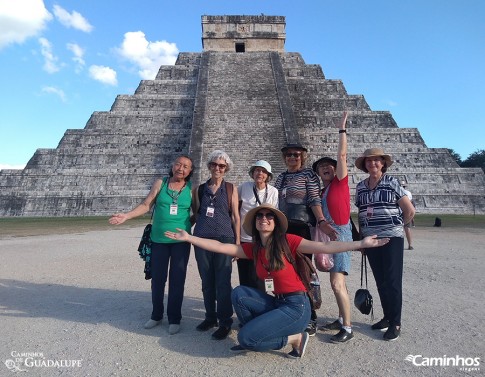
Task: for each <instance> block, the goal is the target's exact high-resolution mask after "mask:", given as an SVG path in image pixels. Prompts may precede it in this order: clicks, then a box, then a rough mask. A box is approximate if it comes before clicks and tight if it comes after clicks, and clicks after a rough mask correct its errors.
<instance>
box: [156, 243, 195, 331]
mask: <svg viewBox="0 0 485 377" xmlns="http://www.w3.org/2000/svg"><path fill="white" fill-rule="evenodd" d="M189 256H190V244H189V243H187V242H178V243H156V242H153V244H152V259H151V262H150V263H151V264H150V266H151V271H152V304H153V311H152V317H151V318H152V319H153V320H154V321H160V320H161V319H162V318H163V309H164V307H163V296H164V292H165V283H166V282H167V276H168V277H169V281H168V299H167V317H168V323H170V324H172V323H173V324H179V323H180V320H181V319H182V301H183V299H184V288H185V277H186V276H187V264H188V262H189ZM169 263H170V273H168V272H169V267H168V266H169Z"/></svg>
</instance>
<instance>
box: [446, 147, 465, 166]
mask: <svg viewBox="0 0 485 377" xmlns="http://www.w3.org/2000/svg"><path fill="white" fill-rule="evenodd" d="M448 152H450V154H451V157H453V159H454V160H455V161H456V163H457V164H458V165H460V166H461V163H462V161H461V156H460V155H459V154H458V153H456V152H455V151H454V150H453V149H450V148H448Z"/></svg>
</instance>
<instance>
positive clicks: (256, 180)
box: [237, 160, 278, 291]
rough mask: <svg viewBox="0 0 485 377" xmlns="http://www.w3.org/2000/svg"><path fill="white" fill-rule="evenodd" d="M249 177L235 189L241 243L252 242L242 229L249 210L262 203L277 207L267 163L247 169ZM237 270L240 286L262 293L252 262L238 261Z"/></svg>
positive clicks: (271, 176)
mask: <svg viewBox="0 0 485 377" xmlns="http://www.w3.org/2000/svg"><path fill="white" fill-rule="evenodd" d="M249 176H250V177H251V179H252V180H251V181H248V182H244V183H242V184H241V185H240V186H239V187H238V188H237V192H238V194H239V217H240V218H241V243H244V242H251V241H252V238H251V236H250V235H249V234H247V233H246V232H245V231H244V228H243V227H242V223H243V222H244V218H245V217H246V214H247V213H248V212H249V211H250V210H251V209H253V208H255V207H257V206H259V205H261V204H264V203H269V204H271V205H273V206H274V207H278V190H277V189H276V188H275V187H274V186H271V185H270V184H269V182H270V181H271V178H273V173H272V172H271V165H270V164H269V163H268V162H267V161H264V160H258V161H256V162H255V163H254V164H253V165H252V166H251V167H250V168H249ZM237 270H238V273H239V284H240V285H246V286H248V287H252V288H258V289H261V290H262V291H264V284H263V282H262V281H261V280H260V279H258V276H257V275H256V270H255V269H254V263H253V262H252V261H250V260H248V259H238V260H237Z"/></svg>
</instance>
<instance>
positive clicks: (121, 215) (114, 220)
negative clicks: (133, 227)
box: [108, 213, 128, 225]
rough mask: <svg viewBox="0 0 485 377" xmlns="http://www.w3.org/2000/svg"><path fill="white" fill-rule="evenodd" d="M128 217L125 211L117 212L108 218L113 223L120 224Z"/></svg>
mask: <svg viewBox="0 0 485 377" xmlns="http://www.w3.org/2000/svg"><path fill="white" fill-rule="evenodd" d="M126 220H128V217H127V216H126V214H124V213H115V214H114V215H113V216H111V217H110V219H109V220H108V221H109V223H110V224H111V225H120V224H123V223H124V222H125V221H126Z"/></svg>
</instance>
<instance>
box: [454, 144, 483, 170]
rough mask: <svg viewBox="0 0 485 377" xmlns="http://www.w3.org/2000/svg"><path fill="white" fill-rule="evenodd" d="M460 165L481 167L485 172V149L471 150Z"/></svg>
mask: <svg viewBox="0 0 485 377" xmlns="http://www.w3.org/2000/svg"><path fill="white" fill-rule="evenodd" d="M460 166H461V167H462V168H482V170H483V171H484V172H485V149H479V150H477V151H475V152H473V153H472V154H471V155H470V156H468V158H467V159H466V160H465V161H463V162H462V163H461V164H460Z"/></svg>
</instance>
